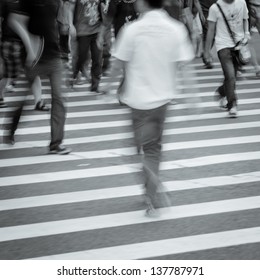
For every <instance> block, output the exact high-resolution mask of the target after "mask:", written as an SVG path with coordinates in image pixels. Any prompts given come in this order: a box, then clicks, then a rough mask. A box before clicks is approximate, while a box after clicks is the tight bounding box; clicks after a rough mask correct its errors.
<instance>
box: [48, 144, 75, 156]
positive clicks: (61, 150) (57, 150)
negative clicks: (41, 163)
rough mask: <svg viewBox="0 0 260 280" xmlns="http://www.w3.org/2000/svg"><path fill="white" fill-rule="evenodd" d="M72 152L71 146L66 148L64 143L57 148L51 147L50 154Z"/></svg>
mask: <svg viewBox="0 0 260 280" xmlns="http://www.w3.org/2000/svg"><path fill="white" fill-rule="evenodd" d="M70 152H71V149H70V148H66V147H65V146H63V145H58V146H57V147H55V148H50V152H49V153H50V154H59V155H68V154H69V153H70Z"/></svg>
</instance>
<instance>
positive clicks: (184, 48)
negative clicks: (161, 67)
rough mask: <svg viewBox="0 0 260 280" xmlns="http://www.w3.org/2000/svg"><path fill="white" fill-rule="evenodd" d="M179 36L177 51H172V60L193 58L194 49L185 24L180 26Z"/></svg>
mask: <svg viewBox="0 0 260 280" xmlns="http://www.w3.org/2000/svg"><path fill="white" fill-rule="evenodd" d="M180 29H181V30H180V33H179V34H180V36H179V42H178V48H177V52H175V51H174V52H173V53H174V59H173V61H191V60H192V59H193V58H194V50H193V46H192V44H191V40H190V38H189V35H188V31H187V29H186V27H185V26H183V25H181V26H180Z"/></svg>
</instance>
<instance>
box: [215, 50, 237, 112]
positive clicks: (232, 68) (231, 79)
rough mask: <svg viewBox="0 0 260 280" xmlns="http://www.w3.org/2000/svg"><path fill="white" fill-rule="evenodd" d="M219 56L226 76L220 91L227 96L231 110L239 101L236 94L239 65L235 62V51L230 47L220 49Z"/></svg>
mask: <svg viewBox="0 0 260 280" xmlns="http://www.w3.org/2000/svg"><path fill="white" fill-rule="evenodd" d="M218 57H219V60H220V63H221V67H222V70H223V73H224V77H225V79H224V83H223V85H222V86H221V87H219V89H218V92H219V94H220V95H221V96H222V97H223V96H226V97H227V102H228V103H227V109H228V110H230V109H231V108H232V107H233V106H236V102H237V97H236V94H235V89H236V70H237V65H236V64H235V58H234V53H233V52H232V49H230V48H226V49H222V50H220V51H219V52H218Z"/></svg>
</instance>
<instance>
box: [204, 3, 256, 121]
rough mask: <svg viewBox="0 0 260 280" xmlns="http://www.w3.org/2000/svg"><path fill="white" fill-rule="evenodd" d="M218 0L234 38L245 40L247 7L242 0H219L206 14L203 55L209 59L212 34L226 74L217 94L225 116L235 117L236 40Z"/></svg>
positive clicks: (247, 36)
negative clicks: (206, 32)
mask: <svg viewBox="0 0 260 280" xmlns="http://www.w3.org/2000/svg"><path fill="white" fill-rule="evenodd" d="M217 4H219V5H220V7H221V9H222V10H223V12H224V14H225V17H226V19H227V21H228V24H229V26H230V28H231V30H232V32H233V34H234V37H235V40H236V42H240V41H242V40H243V39H246V40H248V39H249V37H250V34H249V30H248V10H247V6H246V2H245V0H218V1H217V3H216V4H213V5H212V6H211V7H210V10H209V16H208V34H207V40H206V47H205V54H204V57H205V59H206V60H207V59H209V57H210V55H209V52H210V47H211V45H212V41H213V39H214V37H215V44H216V49H217V52H218V57H219V60H220V63H221V66H222V70H223V73H224V77H225V80H224V83H223V85H222V86H221V87H219V88H218V89H217V91H216V92H217V94H219V98H220V104H221V107H225V106H226V108H227V109H228V116H229V117H231V118H234V117H237V97H236V94H235V88H236V72H237V69H238V67H239V64H238V62H237V60H236V51H235V49H234V47H235V45H236V44H235V42H234V41H233V39H232V37H231V35H230V33H229V31H228V28H227V25H226V22H225V20H224V17H223V15H222V13H221V11H220V9H219V7H218V6H217ZM225 98H227V105H225V104H224V103H223V102H224V99H225Z"/></svg>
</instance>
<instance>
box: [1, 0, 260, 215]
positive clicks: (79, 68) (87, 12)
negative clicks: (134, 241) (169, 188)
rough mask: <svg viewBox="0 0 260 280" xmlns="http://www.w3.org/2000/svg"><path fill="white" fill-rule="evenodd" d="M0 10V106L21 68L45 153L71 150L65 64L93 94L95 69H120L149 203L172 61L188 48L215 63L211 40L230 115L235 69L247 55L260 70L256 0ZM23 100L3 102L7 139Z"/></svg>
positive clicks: (94, 2)
mask: <svg viewBox="0 0 260 280" xmlns="http://www.w3.org/2000/svg"><path fill="white" fill-rule="evenodd" d="M0 17H1V56H0V58H1V81H0V108H5V107H7V105H8V104H6V102H5V100H4V98H5V94H6V92H8V91H14V92H15V90H16V82H17V80H18V78H19V77H20V75H21V74H24V75H25V77H26V79H27V81H28V85H29V88H30V90H29V89H28V92H29V91H30V92H32V93H33V95H34V102H35V106H34V109H35V110H38V111H49V110H50V111H51V117H50V125H51V141H50V145H49V152H50V153H54V154H68V153H70V151H71V149H70V148H67V147H65V146H64V145H63V144H62V142H63V138H64V125H65V119H66V108H65V98H64V95H63V90H62V78H63V73H64V71H65V72H66V73H67V75H66V85H67V86H68V87H74V86H75V85H77V84H83V83H86V82H89V84H90V91H91V92H93V93H96V94H100V93H102V89H101V88H100V80H101V77H102V76H107V77H108V78H110V79H112V78H113V77H114V76H115V75H118V74H120V73H121V75H123V78H122V82H121V84H120V88H119V91H120V92H121V93H120V94H121V96H120V103H121V104H122V105H123V104H124V105H127V106H129V107H130V108H131V109H132V118H133V128H134V132H135V140H136V145H137V148H138V151H140V150H141V149H143V151H144V158H145V160H144V174H145V178H146V182H145V186H146V188H147V194H148V198H149V201H150V204H149V205H152V206H153V207H152V210H153V208H154V205H155V204H156V203H155V202H154V196H155V194H156V193H157V190H158V185H159V183H158V182H159V181H158V170H159V161H160V153H161V144H160V143H161V137H162V132H163V123H164V119H165V112H166V107H167V106H166V105H167V104H168V103H169V102H171V100H172V99H173V98H174V92H175V87H176V84H175V78H176V72H177V70H179V69H182V71H186V70H185V69H187V68H185V65H186V64H187V62H188V61H192V60H193V59H194V57H197V58H201V59H202V61H203V64H204V67H205V68H206V69H211V68H213V67H214V63H213V59H212V48H213V46H215V48H216V51H217V54H218V58H219V61H220V63H221V67H222V70H223V74H224V81H223V84H222V85H221V86H220V87H219V88H218V89H216V92H215V97H216V99H217V100H218V102H219V104H220V107H221V108H222V109H225V110H227V114H228V116H229V117H231V118H235V117H237V116H238V109H237V95H236V78H237V75H238V73H239V72H243V71H245V70H244V69H245V68H244V65H246V64H252V65H253V67H254V69H255V75H256V77H258V78H259V77H260V67H259V65H258V61H257V57H256V54H255V51H258V50H254V46H253V45H252V44H251V33H252V32H258V33H259V32H260V0H246V1H245V0H0ZM123 27H124V28H123ZM111 56H113V60H112V59H111ZM173 64H174V65H175V66H174V67H175V68H174V69H172V67H173V66H172V65H173ZM175 70H176V71H175ZM69 73H72V74H69ZM184 74H185V73H184ZM69 75H70V76H69ZM41 77H47V78H48V79H49V81H50V85H51V96H52V99H51V104H50V105H51V106H49V105H47V104H46V103H45V101H44V100H43V99H42V89H41ZM108 80H109V79H108ZM109 89H110V86H109V85H108V86H107V88H106V93H107V94H108V92H109ZM23 104H24V100H23V101H22V102H20V103H19V104H18V105H17V106H16V109H15V110H12V111H11V112H9V111H8V114H9V115H8V117H10V118H11V122H10V123H8V124H6V127H5V130H6V134H5V135H4V140H5V142H6V143H10V144H14V143H15V131H16V129H17V127H18V124H19V119H20V116H21V113H22V110H23ZM150 210H151V209H150Z"/></svg>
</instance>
